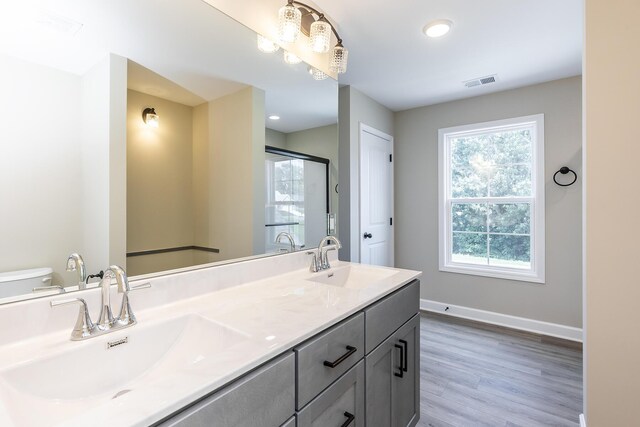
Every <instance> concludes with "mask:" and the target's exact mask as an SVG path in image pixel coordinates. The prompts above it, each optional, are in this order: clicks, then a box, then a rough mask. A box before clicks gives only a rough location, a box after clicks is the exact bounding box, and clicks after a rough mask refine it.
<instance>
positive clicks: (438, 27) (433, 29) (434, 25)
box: [422, 19, 453, 38]
mask: <svg viewBox="0 0 640 427" xmlns="http://www.w3.org/2000/svg"><path fill="white" fill-rule="evenodd" d="M451 27H453V22H451V21H449V20H448V19H438V20H435V21H432V22H429V23H428V24H427V25H425V26H424V28H423V29H422V32H423V33H424V35H425V36H427V37H432V38H437V37H442V36H444V35H445V34H447V33H448V32H449V31H450V30H451Z"/></svg>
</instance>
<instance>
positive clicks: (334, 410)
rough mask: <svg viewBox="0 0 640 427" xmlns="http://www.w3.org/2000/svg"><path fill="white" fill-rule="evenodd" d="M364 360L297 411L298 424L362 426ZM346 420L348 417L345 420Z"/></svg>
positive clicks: (300, 425)
mask: <svg viewBox="0 0 640 427" xmlns="http://www.w3.org/2000/svg"><path fill="white" fill-rule="evenodd" d="M364 417H365V414H364V360H361V361H360V363H358V364H357V365H356V366H354V367H353V368H351V370H349V371H348V372H347V373H346V374H344V375H343V376H342V377H341V378H340V379H339V380H338V381H336V382H335V383H334V384H333V385H331V386H330V387H329V388H328V389H326V390H325V391H324V392H322V394H320V396H318V397H316V398H315V399H314V400H313V401H312V402H311V403H310V404H309V405H307V406H306V407H305V408H304V409H303V410H302V411H300V412H299V413H298V427H334V426H335V427H340V426H344V425H348V426H349V427H363V426H364V425H365V419H364ZM348 421H351V422H350V423H348V424H347V422H348Z"/></svg>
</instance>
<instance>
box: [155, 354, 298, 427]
mask: <svg viewBox="0 0 640 427" xmlns="http://www.w3.org/2000/svg"><path fill="white" fill-rule="evenodd" d="M294 364H295V360H294V355H293V353H287V355H286V356H281V357H279V358H277V359H275V360H273V361H271V362H269V363H268V364H267V365H265V366H263V367H261V368H259V369H257V370H256V371H254V372H252V373H250V374H248V375H246V376H245V377H243V378H241V379H240V380H238V381H236V382H235V383H232V384H230V385H228V386H226V387H225V388H223V389H222V390H220V391H218V392H216V393H214V394H213V395H211V396H209V397H206V398H204V399H203V400H201V401H199V402H197V403H196V404H194V405H192V406H190V407H188V408H187V409H185V410H183V411H182V412H180V413H179V414H177V415H175V416H173V417H171V418H170V419H168V420H166V421H164V422H162V423H159V424H156V425H158V426H162V427H169V426H171V427H211V426H215V427H240V426H242V427H265V426H274V427H276V426H281V425H283V424H284V425H290V424H287V423H289V419H290V418H291V417H292V416H293V415H294V413H295V408H294V404H295V368H294ZM294 425H295V424H294Z"/></svg>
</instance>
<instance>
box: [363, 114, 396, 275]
mask: <svg viewBox="0 0 640 427" xmlns="http://www.w3.org/2000/svg"><path fill="white" fill-rule="evenodd" d="M391 155H392V138H391V137H390V136H388V135H385V134H383V133H381V132H379V131H377V130H375V129H373V128H370V127H368V126H365V125H361V127H360V262H361V263H363V264H374V265H384V266H389V267H393V225H392V217H393V162H392V161H391V160H392V157H391Z"/></svg>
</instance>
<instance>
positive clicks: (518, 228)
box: [489, 203, 531, 234]
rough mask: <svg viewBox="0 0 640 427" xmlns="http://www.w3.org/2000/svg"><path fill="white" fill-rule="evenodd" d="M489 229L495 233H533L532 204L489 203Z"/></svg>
mask: <svg viewBox="0 0 640 427" xmlns="http://www.w3.org/2000/svg"><path fill="white" fill-rule="evenodd" d="M489 231H490V232H493V233H514V234H530V233H531V205H530V204H529V203H500V204H491V205H489Z"/></svg>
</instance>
